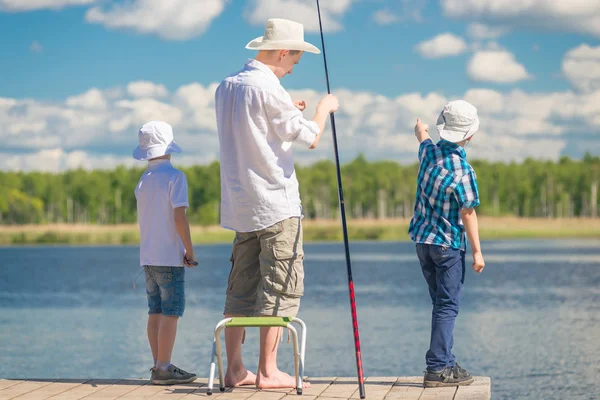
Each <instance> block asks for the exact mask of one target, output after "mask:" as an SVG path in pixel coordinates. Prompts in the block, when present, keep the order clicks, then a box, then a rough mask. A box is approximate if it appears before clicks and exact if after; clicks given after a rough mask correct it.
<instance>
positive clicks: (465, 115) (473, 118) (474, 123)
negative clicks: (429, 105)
mask: <svg viewBox="0 0 600 400" xmlns="http://www.w3.org/2000/svg"><path fill="white" fill-rule="evenodd" d="M437 130H438V133H439V135H440V138H442V139H444V140H447V141H449V142H452V143H458V142H462V141H463V140H466V139H468V138H470V137H471V136H473V135H474V134H475V132H477V130H479V117H478V116H477V109H476V108H475V107H474V106H473V105H472V104H470V103H468V102H466V101H464V100H456V101H451V102H450V103H448V104H446V105H445V106H444V109H443V110H442V112H441V113H440V116H439V117H438V120H437Z"/></svg>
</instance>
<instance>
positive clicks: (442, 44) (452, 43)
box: [415, 33, 467, 58]
mask: <svg viewBox="0 0 600 400" xmlns="http://www.w3.org/2000/svg"><path fill="white" fill-rule="evenodd" d="M415 50H416V51H417V52H418V53H419V54H420V55H421V56H423V57H425V58H442V57H449V56H456V55H459V54H462V53H464V52H465V51H467V44H466V43H465V41H464V40H463V39H462V38H461V37H459V36H456V35H454V34H452V33H442V34H440V35H437V36H436V37H434V38H432V39H430V40H426V41H424V42H421V43H419V44H418V45H417V46H416V47H415Z"/></svg>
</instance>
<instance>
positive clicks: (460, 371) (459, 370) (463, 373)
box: [452, 363, 472, 379]
mask: <svg viewBox="0 0 600 400" xmlns="http://www.w3.org/2000/svg"><path fill="white" fill-rule="evenodd" d="M452 369H453V370H454V376H456V377H457V378H460V379H462V378H472V376H471V374H469V373H468V372H467V370H466V369H464V368H463V367H461V366H460V365H458V363H456V365H455V366H454V368H452Z"/></svg>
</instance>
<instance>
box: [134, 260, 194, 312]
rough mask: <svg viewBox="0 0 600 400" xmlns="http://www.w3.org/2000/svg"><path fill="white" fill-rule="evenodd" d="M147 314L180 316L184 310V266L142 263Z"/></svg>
mask: <svg viewBox="0 0 600 400" xmlns="http://www.w3.org/2000/svg"><path fill="white" fill-rule="evenodd" d="M144 271H145V272H146V294H147V295H148V314H162V315H166V316H174V317H182V316H183V311H184V310H185V289H184V282H185V267H160V266H156V265H144Z"/></svg>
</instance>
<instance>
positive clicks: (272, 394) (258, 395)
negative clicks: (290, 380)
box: [249, 390, 287, 400]
mask: <svg viewBox="0 0 600 400" xmlns="http://www.w3.org/2000/svg"><path fill="white" fill-rule="evenodd" d="M286 395H287V390H285V391H271V390H257V391H255V392H254V394H253V395H252V396H250V397H249V399H250V400H281V399H283V398H284V397H285V396H286Z"/></svg>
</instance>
